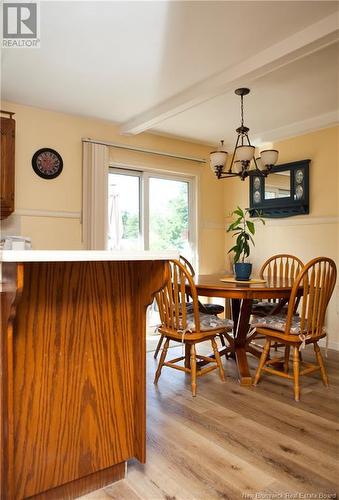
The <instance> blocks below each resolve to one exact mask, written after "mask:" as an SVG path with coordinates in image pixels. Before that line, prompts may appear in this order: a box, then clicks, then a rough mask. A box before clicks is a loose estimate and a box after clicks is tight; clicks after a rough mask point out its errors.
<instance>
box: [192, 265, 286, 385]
mask: <svg viewBox="0 0 339 500" xmlns="http://www.w3.org/2000/svg"><path fill="white" fill-rule="evenodd" d="M227 279H228V278H227V277H226V276H225V274H210V275H196V276H195V278H194V280H195V286H196V289H197V293H198V296H199V297H200V296H202V297H221V298H224V299H231V311H232V319H233V322H234V329H233V336H232V337H230V336H229V338H228V340H229V343H230V345H229V346H226V345H223V346H222V347H221V349H220V350H219V353H220V355H227V357H232V358H234V360H235V362H236V366H237V370H238V379H239V382H240V384H241V385H251V384H252V376H251V373H250V369H249V365H248V359H247V355H248V353H250V354H252V355H254V356H256V357H260V355H261V352H262V351H261V350H260V349H258V348H256V347H255V346H254V345H253V344H252V340H253V339H254V337H255V335H256V334H255V331H252V332H251V331H250V317H251V312H252V304H253V301H254V300H255V299H258V300H259V301H261V300H265V299H279V300H277V305H276V308H275V310H274V313H278V312H279V311H280V310H281V309H282V307H283V306H284V305H285V304H286V303H287V302H288V299H289V296H290V294H291V290H292V286H293V280H292V279H290V278H285V277H279V276H274V277H270V278H267V279H266V280H264V281H263V280H259V279H258V280H256V279H253V280H249V281H248V282H243V281H242V282H237V281H235V280H232V278H230V277H229V279H230V280H229V281H222V280H227ZM211 356H212V355H211ZM203 363H204V362H203Z"/></svg>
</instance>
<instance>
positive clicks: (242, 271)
mask: <svg viewBox="0 0 339 500" xmlns="http://www.w3.org/2000/svg"><path fill="white" fill-rule="evenodd" d="M234 272H235V279H236V280H241V281H248V280H249V279H250V276H251V273H252V264H250V263H249V262H237V263H236V264H234Z"/></svg>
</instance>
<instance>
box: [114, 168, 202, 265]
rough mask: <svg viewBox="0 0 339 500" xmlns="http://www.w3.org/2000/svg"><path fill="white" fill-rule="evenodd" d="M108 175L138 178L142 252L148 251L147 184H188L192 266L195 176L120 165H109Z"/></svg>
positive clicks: (195, 253)
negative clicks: (152, 180) (157, 181)
mask: <svg viewBox="0 0 339 500" xmlns="http://www.w3.org/2000/svg"><path fill="white" fill-rule="evenodd" d="M109 173H116V174H123V175H130V176H136V175H137V176H139V177H140V182H139V210H140V218H139V225H140V227H139V231H140V238H141V240H142V242H143V246H144V250H149V183H150V178H157V179H167V180H172V181H179V182H187V184H188V242H189V245H190V248H191V251H192V254H193V261H194V262H193V265H194V266H195V265H196V264H197V259H198V245H197V242H198V231H197V222H198V203H197V176H196V175H194V174H193V175H189V174H187V173H182V172H177V171H173V172H171V171H168V170H164V171H163V170H158V169H155V168H154V169H153V168H146V167H142V168H140V167H139V168H138V167H134V166H133V167H131V166H127V165H124V164H121V163H110V164H109Z"/></svg>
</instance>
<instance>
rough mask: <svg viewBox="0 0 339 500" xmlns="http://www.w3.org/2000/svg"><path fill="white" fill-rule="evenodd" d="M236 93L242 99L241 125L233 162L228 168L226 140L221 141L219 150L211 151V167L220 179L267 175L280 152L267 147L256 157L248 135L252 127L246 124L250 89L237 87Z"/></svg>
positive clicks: (243, 178)
mask: <svg viewBox="0 0 339 500" xmlns="http://www.w3.org/2000/svg"><path fill="white" fill-rule="evenodd" d="M235 93H236V94H237V95H239V96H240V100H241V105H240V113H241V125H240V127H238V128H237V129H236V132H237V134H238V136H237V140H236V143H235V148H234V152H233V156H232V160H231V164H230V166H229V168H228V169H226V163H227V156H228V153H227V151H225V150H224V141H220V146H219V148H218V149H217V151H212V153H210V164H211V169H212V171H213V173H214V174H215V175H216V176H217V178H218V179H226V178H227V177H240V179H241V180H242V181H243V180H245V179H246V177H248V175H250V174H251V173H253V174H255V175H261V176H265V177H266V176H267V175H268V174H269V173H270V171H271V170H272V167H273V166H274V165H275V164H276V163H277V161H278V154H279V153H278V151H277V150H276V149H265V150H264V151H261V153H260V157H259V158H255V147H254V146H252V144H251V141H250V139H249V137H248V132H249V130H250V129H249V128H248V127H246V126H245V125H244V96H245V95H247V94H249V93H250V89H247V88H240V89H236V90H235ZM252 160H253V161H252Z"/></svg>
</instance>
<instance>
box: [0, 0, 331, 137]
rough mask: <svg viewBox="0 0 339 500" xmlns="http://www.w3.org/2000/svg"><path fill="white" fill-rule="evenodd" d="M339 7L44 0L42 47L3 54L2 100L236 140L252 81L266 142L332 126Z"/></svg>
mask: <svg viewBox="0 0 339 500" xmlns="http://www.w3.org/2000/svg"><path fill="white" fill-rule="evenodd" d="M338 6H339V4H338V2H334V1H333V2H327V1H311V2H308V1H301V2H299V1H282V2H280V1H263V2H257V1H250V2H239V1H237V2H230V1H224V2H223V1H221V2H220V1H219V2H200V1H191V2H183V1H172V2H165V1H156V2H129V1H125V2H115V1H112V2H44V1H43V2H41V33H40V35H41V36H40V38H41V47H40V48H39V49H5V50H3V57H2V70H3V72H2V82H1V83H2V98H3V99H6V100H12V101H16V102H21V103H24V104H30V105H34V106H39V107H45V108H48V109H55V110H59V111H63V112H67V113H74V114H81V115H85V116H93V117H97V118H104V119H108V120H111V121H114V122H117V123H120V124H121V125H122V128H123V129H124V130H125V131H127V132H132V133H136V132H139V131H142V130H147V129H149V130H152V131H153V132H159V133H165V134H171V135H175V136H182V137H188V138H191V139H196V140H201V141H205V142H217V141H218V140H219V138H225V139H226V142H230V143H231V142H232V141H233V138H234V128H235V127H236V126H238V122H239V102H238V99H239V98H238V97H236V96H235V95H234V93H233V90H234V88H235V86H234V85H235V84H236V83H241V85H247V86H249V87H250V88H251V94H250V95H249V96H248V97H247V98H246V102H245V106H246V107H245V112H246V115H245V117H246V118H248V119H247V123H246V124H248V126H250V127H251V131H253V134H254V136H256V137H257V138H258V139H263V140H271V139H274V138H275V137H274V133H275V134H276V135H278V136H279V134H280V135H284V134H285V135H286V134H287V135H288V130H289V129H291V127H292V128H293V126H294V128H295V129H296V131H297V132H298V130H299V129H300V131H301V132H302V131H303V128H304V129H307V128H312V126H314V124H321V126H324V125H326V124H330V123H331V122H333V120H335V119H336V118H335V117H336V112H337V110H338V107H339V106H338V44H337V43H336V40H338V28H337V27H336V26H334V24H335V19H334V17H335V15H336V14H334V13H335V12H336V13H337V14H338ZM333 22H334V24H333ZM315 23H318V24H315ZM312 25H313V26H312ZM296 33H297V35H295V34H296ZM286 47H289V50H286ZM255 58H256V59H255ZM268 60H269V64H268V62H267V61H268ZM239 63H240V65H239ZM240 66H241V67H240ZM252 66H253V67H254V66H255V71H252V72H251V71H250V69H251V68H252ZM247 68H248V71H247ZM240 70H241V71H240ZM231 74H232V75H233V76H232V78H231V76H230V75H231ZM234 75H235V76H234ZM237 86H238V85H237ZM333 117H334V118H333ZM326 122H328V123H326ZM269 133H270V134H271V136H270V137H269ZM272 134H273V135H272Z"/></svg>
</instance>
